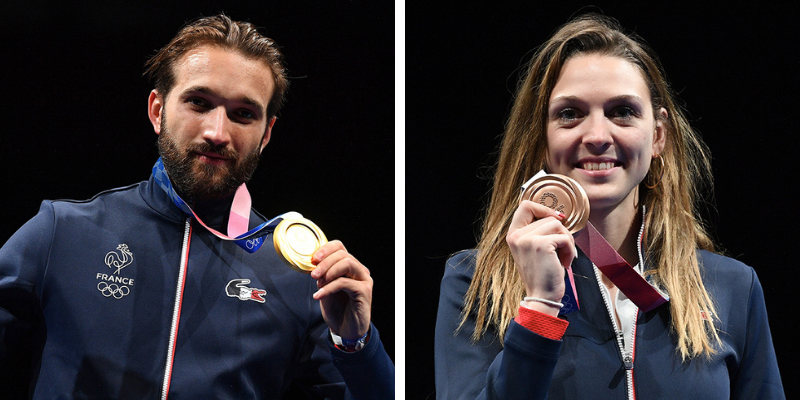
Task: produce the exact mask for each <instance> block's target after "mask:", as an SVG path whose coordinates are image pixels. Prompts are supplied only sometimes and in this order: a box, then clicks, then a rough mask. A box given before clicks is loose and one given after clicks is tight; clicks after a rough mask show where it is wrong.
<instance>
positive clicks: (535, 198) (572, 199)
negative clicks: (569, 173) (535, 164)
mask: <svg viewBox="0 0 800 400" xmlns="http://www.w3.org/2000/svg"><path fill="white" fill-rule="evenodd" d="M522 200H530V201H532V202H534V203H539V204H542V205H544V206H546V207H549V208H551V209H553V210H556V211H558V212H560V213H562V214H564V215H566V218H564V219H563V220H562V221H561V223H563V224H564V226H565V227H566V228H567V229H568V230H569V232H570V233H573V234H574V233H576V232H578V231H580V230H581V229H583V228H584V227H585V226H586V221H588V220H589V198H588V197H587V196H586V192H585V191H584V190H583V188H582V187H581V185H580V184H578V182H576V181H575V180H573V179H572V178H569V177H566V176H564V175H557V174H547V175H543V176H541V177H539V178H537V179H535V180H534V181H533V182H531V183H530V185H528V188H527V189H525V191H524V192H523V193H522V197H521V198H520V201H522Z"/></svg>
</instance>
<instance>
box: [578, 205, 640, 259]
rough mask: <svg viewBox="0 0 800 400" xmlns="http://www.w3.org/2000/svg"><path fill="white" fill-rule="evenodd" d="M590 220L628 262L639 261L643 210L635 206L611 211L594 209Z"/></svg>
mask: <svg viewBox="0 0 800 400" xmlns="http://www.w3.org/2000/svg"><path fill="white" fill-rule="evenodd" d="M589 221H591V222H592V225H594V227H595V228H597V231H598V232H600V234H601V235H603V237H604V238H605V239H606V241H607V242H608V244H610V245H611V247H613V248H614V250H616V251H617V253H619V255H620V256H622V258H624V259H625V261H627V262H628V264H630V265H636V264H637V263H638V262H639V250H638V240H639V229H640V227H641V226H642V212H641V210H639V209H636V208H633V207H631V208H627V207H616V208H615V209H613V210H611V211H609V212H603V211H602V210H592V211H591V214H590V216H589Z"/></svg>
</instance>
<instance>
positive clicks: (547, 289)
mask: <svg viewBox="0 0 800 400" xmlns="http://www.w3.org/2000/svg"><path fill="white" fill-rule="evenodd" d="M562 219H564V215H563V214H560V213H559V212H557V211H555V210H552V209H550V208H548V207H545V206H543V205H541V204H536V203H534V202H532V201H528V200H523V201H522V202H520V205H519V207H518V208H517V211H516V212H514V217H513V218H512V220H511V226H510V227H509V229H508V235H506V242H507V243H508V246H509V247H510V248H511V255H512V257H514V262H515V265H516V266H517V270H518V271H519V274H520V276H521V277H522V282H523V284H524V286H525V293H526V296H532V297H538V298H541V299H546V300H551V301H554V302H559V301H560V300H561V298H562V297H564V290H565V289H566V285H565V284H564V274H565V269H566V268H568V267H569V266H570V264H571V263H572V260H573V259H574V258H575V257H577V256H578V253H577V250H576V249H575V240H574V238H573V237H572V235H571V234H570V233H569V231H568V230H567V228H565V227H564V225H563V224H562V223H561V220H562ZM526 306H527V307H529V308H532V309H534V310H537V311H540V312H544V313H548V314H550V315H554V316H555V315H558V311H559V310H558V308H557V307H555V306H551V305H547V304H544V303H539V302H527V303H526Z"/></svg>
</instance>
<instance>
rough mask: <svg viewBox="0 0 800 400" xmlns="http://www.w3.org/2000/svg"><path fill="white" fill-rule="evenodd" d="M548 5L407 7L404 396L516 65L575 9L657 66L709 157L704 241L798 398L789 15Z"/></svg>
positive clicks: (425, 355)
mask: <svg viewBox="0 0 800 400" xmlns="http://www.w3.org/2000/svg"><path fill="white" fill-rule="evenodd" d="M551 3H554V4H549V3H547V4H545V3H543V2H513V3H505V2H499V3H498V2H492V3H491V5H489V4H488V3H484V2H460V3H459V6H458V7H448V6H444V5H440V6H431V5H429V4H425V5H423V4H419V3H416V4H407V5H406V25H405V26H406V52H405V54H406V75H405V76H406V78H405V79H406V93H405V95H406V138H405V140H406V147H405V153H406V161H405V168H406V170H405V174H406V182H405V185H406V186H405V192H406V196H405V197H406V226H405V235H406V236H405V239H406V242H405V244H406V266H407V267H406V287H407V288H409V289H408V290H407V293H406V326H407V327H408V328H407V332H406V333H407V334H406V337H405V340H406V349H407V350H406V357H407V359H408V367H407V372H406V374H407V376H406V381H407V385H406V392H407V397H408V398H414V399H425V398H433V397H434V396H433V393H434V384H433V382H434V381H433V327H434V323H435V318H436V304H437V303H438V292H439V286H438V285H439V281H440V280H441V277H442V274H443V272H444V263H445V260H446V258H447V256H448V254H450V253H453V252H456V251H458V250H461V249H465V248H471V247H474V246H475V243H476V240H477V239H476V238H477V235H478V228H479V224H478V222H477V221H478V220H479V219H480V218H481V217H482V210H483V208H484V207H485V206H486V203H487V201H488V192H489V189H490V183H491V181H490V179H488V178H489V177H491V174H490V173H489V172H488V171H489V169H490V168H489V167H490V166H492V165H493V163H494V162H495V157H494V152H495V151H496V150H497V146H498V145H499V136H500V135H501V134H502V132H503V127H504V123H505V121H506V118H507V117H508V112H509V110H510V106H511V103H512V97H513V93H514V90H515V88H516V82H517V79H518V77H519V70H518V69H519V68H520V67H521V66H522V65H523V64H524V63H525V62H527V61H528V60H529V59H530V56H531V55H532V50H533V49H534V48H536V47H537V46H539V45H540V44H541V43H543V42H544V41H545V40H547V39H548V38H549V37H550V35H551V34H552V33H553V32H554V31H555V29H556V28H557V27H558V26H560V25H561V24H563V23H565V22H567V20H569V18H570V17H571V16H572V15H573V14H575V13H577V12H579V11H580V12H585V11H595V12H602V13H604V14H606V15H609V16H612V17H615V18H617V19H618V20H619V21H620V22H621V24H622V25H623V26H624V27H625V28H626V29H629V30H634V31H636V32H638V33H639V34H640V35H641V36H643V37H644V38H645V39H646V40H647V41H648V42H649V43H650V44H651V45H652V47H653V48H654V49H655V51H656V53H658V54H659V56H660V57H661V60H662V62H663V64H664V66H665V69H666V72H667V77H668V79H669V80H670V82H671V83H672V85H673V87H674V88H675V89H676V90H677V91H678V92H679V93H680V97H681V98H682V100H683V101H684V102H685V103H686V108H687V110H688V112H689V117H690V120H691V121H692V123H693V126H694V127H695V128H697V129H698V130H699V131H700V133H701V134H702V136H703V138H704V139H705V141H706V142H707V144H708V145H709V147H710V148H711V153H712V156H713V157H714V159H713V164H712V165H713V169H714V177H715V183H716V190H715V193H716V196H715V204H716V208H712V209H711V210H710V212H709V213H707V218H708V219H709V220H710V222H711V223H712V224H713V228H712V233H713V234H714V236H715V238H716V239H718V241H719V243H720V244H721V245H722V247H724V249H726V250H727V252H726V254H727V255H729V256H732V257H734V258H736V259H739V260H741V261H743V262H745V263H747V264H749V265H751V266H753V267H754V268H755V269H756V271H757V273H758V275H759V278H760V280H761V283H762V285H763V287H764V291H765V296H766V302H767V308H768V311H769V315H770V322H771V323H770V326H771V329H772V336H773V339H774V345H775V351H776V352H777V356H778V363H779V367H780V368H781V375H782V377H783V383H784V387H785V390H786V394H787V397H789V398H793V397H796V396H797V395H798V394H800V386H799V385H798V382H797V380H796V379H795V377H796V376H798V362H797V356H798V345H797V341H796V339H795V338H793V337H792V336H796V329H795V328H793V325H794V324H795V323H796V322H793V321H792V320H791V319H793V315H794V314H795V312H796V307H797V302H796V301H795V296H796V291H797V290H796V286H797V277H798V272H797V268H796V265H795V264H796V263H795V262H794V259H793V258H792V257H791V251H792V246H793V245H796V244H795V243H796V242H797V233H796V229H797V223H798V218H797V213H796V212H795V211H794V208H795V204H796V200H795V196H796V186H797V183H798V178H797V174H796V171H795V170H796V168H795V164H796V160H797V158H798V157H797V146H798V144H799V141H798V128H799V126H798V122H797V120H798V117H800V101H798V95H797V92H798V89H800V85H798V78H797V76H798V71H799V70H800V45H798V44H797V41H798V37H799V36H800V35H798V33H797V31H796V27H797V23H796V21H797V18H798V10H800V9H798V6H792V7H793V8H791V9H789V8H786V7H785V6H777V5H771V4H769V3H767V2H756V3H753V2H750V3H747V5H742V6H733V5H731V4H730V3H727V4H725V6H724V7H722V6H721V5H722V4H724V3H722V2H712V3H716V4H718V5H717V6H713V5H704V4H705V2H699V1H697V2H693V3H682V4H681V3H676V2H660V3H658V4H657V3H656V2H640V1H617V2H614V3H611V4H609V3H607V2H606V3H604V5H600V6H599V7H589V8H584V7H583V4H584V3H577V2H551ZM594 4H597V3H594ZM790 318H791V319H790ZM412 383H413V384H412Z"/></svg>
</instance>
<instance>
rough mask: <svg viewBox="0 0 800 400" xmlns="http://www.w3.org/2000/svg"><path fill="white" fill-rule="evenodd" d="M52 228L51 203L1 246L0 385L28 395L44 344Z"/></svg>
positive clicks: (7, 391)
mask: <svg viewBox="0 0 800 400" xmlns="http://www.w3.org/2000/svg"><path fill="white" fill-rule="evenodd" d="M53 226H54V214H53V207H52V205H51V203H49V202H45V203H42V206H41V208H40V210H39V213H38V214H37V215H36V216H35V217H34V218H33V219H31V220H30V221H28V222H27V223H26V224H25V225H23V226H22V228H20V229H19V230H18V231H17V232H16V233H15V234H14V235H13V236H11V238H10V239H9V240H8V241H7V242H6V243H5V244H4V245H3V247H2V248H0V387H2V388H3V390H2V391H3V393H4V394H5V395H9V396H10V397H14V398H16V396H19V397H20V398H22V397H27V392H28V388H29V386H30V382H31V381H32V380H34V379H35V376H34V372H33V369H34V367H35V366H36V365H38V363H39V358H40V357H41V352H42V348H43V346H44V339H45V337H44V332H45V325H44V316H43V315H42V311H41V302H40V298H41V289H42V288H41V284H42V280H43V276H44V272H45V268H46V266H47V255H48V253H49V249H50V242H51V238H52V232H53Z"/></svg>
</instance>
